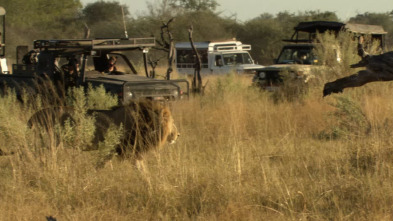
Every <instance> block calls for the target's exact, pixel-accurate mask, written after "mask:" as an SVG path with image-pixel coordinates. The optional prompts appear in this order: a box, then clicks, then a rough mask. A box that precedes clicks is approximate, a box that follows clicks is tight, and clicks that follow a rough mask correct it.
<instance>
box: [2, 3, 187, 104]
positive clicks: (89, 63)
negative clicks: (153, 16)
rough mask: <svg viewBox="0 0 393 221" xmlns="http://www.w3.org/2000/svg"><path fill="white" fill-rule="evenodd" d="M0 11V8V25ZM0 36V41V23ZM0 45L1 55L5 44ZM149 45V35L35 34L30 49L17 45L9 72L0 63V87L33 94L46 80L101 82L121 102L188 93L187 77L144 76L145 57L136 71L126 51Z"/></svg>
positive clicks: (151, 42) (71, 83)
mask: <svg viewBox="0 0 393 221" xmlns="http://www.w3.org/2000/svg"><path fill="white" fill-rule="evenodd" d="M4 15H5V10H4V13H3V15H2V17H3V25H4ZM3 27H4V26H3ZM2 36H3V40H2V42H3V43H4V29H3V35H2ZM1 46H2V47H1V49H2V53H3V54H2V56H4V50H5V44H2V45H1ZM153 46H155V39H154V38H113V39H79V40H74V39H60V40H35V41H34V44H33V47H34V49H33V50H31V51H29V50H28V47H27V46H18V48H17V64H13V65H12V72H9V71H4V70H5V67H6V66H5V67H3V66H2V69H1V73H0V89H1V90H2V91H4V90H5V89H6V88H13V89H14V90H15V92H16V94H17V95H18V96H21V95H22V93H24V92H26V91H27V92H28V93H29V94H31V95H34V94H37V93H39V87H40V86H41V87H42V85H44V84H45V82H46V81H50V82H53V83H54V85H55V86H59V87H60V88H58V89H60V90H63V91H67V88H68V87H72V86H83V87H88V85H92V86H93V87H96V86H99V85H103V87H104V88H105V90H106V91H107V92H110V93H112V94H114V95H117V96H118V98H119V102H120V103H127V102H128V101H129V100H130V99H139V98H149V99H154V100H172V99H180V98H182V96H187V95H188V94H189V85H188V82H187V81H186V80H158V79H152V78H149V77H147V76H148V75H147V72H148V70H147V65H146V59H144V61H145V71H146V76H140V75H138V73H137V71H136V69H135V68H134V66H133V64H132V63H131V61H130V60H129V59H128V57H127V54H128V53H129V52H131V51H136V52H141V53H143V56H147V55H146V54H147V53H148V50H149V48H151V47H153ZM22 55H23V56H22ZM111 58H112V59H115V60H117V63H116V67H117V68H118V69H113V70H109V67H110V66H113V64H110V60H111ZM145 58H146V57H145ZM119 63H122V64H121V65H119Z"/></svg>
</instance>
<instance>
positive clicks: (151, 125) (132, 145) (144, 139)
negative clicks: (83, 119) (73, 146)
mask: <svg viewBox="0 0 393 221" xmlns="http://www.w3.org/2000/svg"><path fill="white" fill-rule="evenodd" d="M74 112H75V110H74V109H73V108H69V107H55V108H47V109H43V110H40V111H38V112H37V113H35V114H34V115H33V116H32V117H31V118H30V120H29V123H28V124H29V125H30V126H31V127H33V126H35V125H39V126H40V127H41V128H43V129H44V130H47V131H50V130H53V128H54V126H53V125H55V124H56V123H58V124H60V125H64V123H65V121H66V120H67V119H71V120H72V121H74V122H75V120H74V119H73V117H72V116H73V114H74ZM86 114H87V116H93V117H94V118H95V133H94V138H93V141H92V145H91V146H89V147H87V148H86V149H85V150H97V149H98V144H99V142H103V141H104V140H105V136H106V133H107V132H108V130H109V128H111V126H116V127H120V126H121V127H122V134H121V137H120V143H119V145H116V147H115V151H116V152H117V154H118V155H120V156H123V157H126V158H129V157H134V158H135V159H138V160H139V159H141V158H142V155H143V154H144V153H146V152H148V151H149V150H151V149H157V148H160V147H162V146H163V145H164V144H165V143H166V142H169V143H172V142H174V141H175V140H176V138H177V136H178V133H177V129H176V126H175V125H174V121H173V117H172V114H171V111H170V110H169V108H168V107H167V106H165V105H163V104H161V103H157V102H153V101H138V102H131V103H130V104H129V105H126V106H116V107H114V108H112V109H110V110H88V111H87V113H86Z"/></svg>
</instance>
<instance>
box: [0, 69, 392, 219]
mask: <svg viewBox="0 0 393 221" xmlns="http://www.w3.org/2000/svg"><path fill="white" fill-rule="evenodd" d="M342 74H348V73H342ZM331 78H332V77H331ZM333 78H334V77H333ZM207 80H208V82H209V83H208V84H207V86H206V91H205V95H204V96H191V97H190V99H189V100H184V101H179V102H174V103H173V104H172V112H173V115H174V118H175V122H176V124H177V127H178V129H179V131H180V133H181V136H180V137H179V139H178V141H177V143H175V144H174V145H167V146H165V147H164V149H162V150H160V151H156V152H150V153H149V154H148V155H146V157H145V166H146V170H145V171H141V170H138V169H137V168H136V167H135V166H134V164H132V163H131V162H128V161H120V160H116V159H113V160H112V162H111V164H108V165H107V166H106V167H105V168H103V169H96V168H95V162H96V160H97V159H98V158H99V157H100V156H99V153H91V152H82V151H80V149H82V147H83V145H84V143H83V142H82V141H84V136H87V135H86V133H87V134H88V131H89V130H91V128H89V127H88V126H86V127H78V128H71V129H70V131H66V132H64V134H63V136H64V137H63V143H62V144H60V145H59V146H56V145H53V144H52V145H50V144H49V145H48V144H47V145H48V146H49V148H41V146H40V142H39V140H38V138H37V137H35V136H34V135H33V134H32V133H31V131H30V130H29V129H28V128H27V125H26V122H27V120H28V118H29V117H30V116H31V114H32V113H33V112H34V110H35V109H36V107H34V106H30V105H27V104H25V105H21V104H20V103H18V102H17V101H16V100H15V98H14V97H13V96H5V97H0V149H1V150H2V151H4V152H10V151H13V152H15V154H13V155H7V156H0V177H1V179H0V220H5V221H6V220H45V217H46V216H53V217H56V218H57V220H392V219H393V136H392V135H393V114H392V113H393V84H392V83H389V82H380V83H371V84H369V85H366V86H364V87H361V88H354V89H346V90H344V93H343V94H338V95H332V96H328V97H326V98H322V87H323V83H324V81H325V80H321V82H320V83H316V84H314V85H312V86H310V88H309V91H308V93H307V94H306V95H304V96H302V97H301V98H299V99H296V100H295V101H291V102H289V101H286V100H285V99H283V100H279V101H277V100H274V99H272V94H271V93H268V92H263V91H259V90H258V89H256V88H253V87H250V78H244V77H241V76H236V75H228V76H221V77H210V78H208V79H207V78H204V82H206V81H207ZM82 103H83V102H82ZM78 105H80V104H78V103H76V106H78ZM82 106H83V104H82ZM86 125H88V124H86ZM75 130H76V132H75ZM86 131H87V132H86Z"/></svg>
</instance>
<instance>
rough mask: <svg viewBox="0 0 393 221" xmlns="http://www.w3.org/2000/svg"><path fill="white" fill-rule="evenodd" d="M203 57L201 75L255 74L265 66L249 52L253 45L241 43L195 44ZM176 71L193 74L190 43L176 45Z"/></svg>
mask: <svg viewBox="0 0 393 221" xmlns="http://www.w3.org/2000/svg"><path fill="white" fill-rule="evenodd" d="M194 45H195V47H196V48H197V50H198V53H199V54H200V56H201V62H202V67H201V74H228V73H230V72H232V71H235V72H236V73H239V74H242V73H254V72H255V70H256V69H258V68H262V67H263V66H261V65H257V64H255V63H254V60H253V59H252V58H251V55H250V54H249V53H248V51H250V50H251V45H246V44H243V43H242V42H240V41H235V40H233V41H221V42H214V41H206V42H195V43H194ZM175 48H176V69H177V72H178V73H181V74H189V75H190V74H193V73H194V65H195V56H194V53H193V50H192V47H191V43H190V42H180V43H176V45H175Z"/></svg>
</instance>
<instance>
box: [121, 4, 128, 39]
mask: <svg viewBox="0 0 393 221" xmlns="http://www.w3.org/2000/svg"><path fill="white" fill-rule="evenodd" d="M121 14H122V15H123V26H124V35H125V37H126V38H128V34H127V28H126V20H125V18H124V9H123V6H122V7H121Z"/></svg>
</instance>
